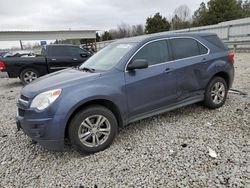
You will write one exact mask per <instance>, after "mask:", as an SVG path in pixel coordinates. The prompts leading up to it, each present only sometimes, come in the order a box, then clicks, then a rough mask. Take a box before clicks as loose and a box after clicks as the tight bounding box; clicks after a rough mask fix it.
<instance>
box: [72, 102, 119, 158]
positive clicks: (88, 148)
mask: <svg viewBox="0 0 250 188" xmlns="http://www.w3.org/2000/svg"><path fill="white" fill-rule="evenodd" d="M117 130H118V125H117V120H116V117H115V116H114V114H113V113H112V112H111V111H110V110H109V109H107V108H105V107H103V106H90V107H88V108H86V109H84V110H83V111H80V112H79V113H78V114H76V115H75V117H74V118H73V119H72V121H71V123H70V125H69V139H70V141H71V143H72V145H73V146H74V147H76V149H77V150H78V151H80V152H83V153H86V154H91V153H96V152H99V151H102V150H104V149H106V148H107V147H109V146H110V145H111V143H112V142H113V140H114V138H115V136H116V133H117Z"/></svg>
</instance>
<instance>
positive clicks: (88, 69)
mask: <svg viewBox="0 0 250 188" xmlns="http://www.w3.org/2000/svg"><path fill="white" fill-rule="evenodd" d="M81 70H83V71H87V72H95V69H92V68H88V67H83V68H81Z"/></svg>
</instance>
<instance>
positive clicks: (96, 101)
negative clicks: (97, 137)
mask: <svg viewBox="0 0 250 188" xmlns="http://www.w3.org/2000/svg"><path fill="white" fill-rule="evenodd" d="M92 105H100V106H104V107H106V108H107V109H109V110H111V112H113V113H114V115H115V117H116V119H117V122H118V126H119V127H122V126H123V119H122V116H121V112H120V110H119V108H118V107H117V105H116V104H115V103H113V102H112V101H110V100H107V99H94V100H90V101H87V102H85V103H83V104H81V105H79V106H78V107H77V108H76V109H75V110H74V111H73V112H72V113H71V114H70V116H69V118H68V120H67V123H66V127H65V129H64V138H67V137H68V131H69V125H70V122H71V120H72V119H73V117H74V116H75V115H76V114H77V113H78V112H79V111H81V110H82V109H84V108H87V107H89V106H92Z"/></svg>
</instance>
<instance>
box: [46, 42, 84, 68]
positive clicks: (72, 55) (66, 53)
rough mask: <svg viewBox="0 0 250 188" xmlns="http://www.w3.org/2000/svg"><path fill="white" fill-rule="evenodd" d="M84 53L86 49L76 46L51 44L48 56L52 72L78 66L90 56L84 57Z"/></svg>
mask: <svg viewBox="0 0 250 188" xmlns="http://www.w3.org/2000/svg"><path fill="white" fill-rule="evenodd" d="M83 53H86V50H83V49H81V48H78V47H74V46H60V45H58V46H50V47H49V48H48V56H47V63H48V67H49V70H50V72H54V71H58V70H61V69H64V68H68V67H73V66H78V65H79V64H81V63H83V62H84V61H85V60H86V59H87V58H88V57H87V56H85V57H83V56H82V54H83Z"/></svg>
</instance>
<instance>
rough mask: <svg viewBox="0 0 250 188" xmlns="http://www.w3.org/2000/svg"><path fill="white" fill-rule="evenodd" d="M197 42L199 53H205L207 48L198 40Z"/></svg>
mask: <svg viewBox="0 0 250 188" xmlns="http://www.w3.org/2000/svg"><path fill="white" fill-rule="evenodd" d="M197 44H198V46H199V49H200V54H207V52H208V49H207V48H206V47H205V46H203V45H202V44H201V43H199V42H197Z"/></svg>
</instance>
